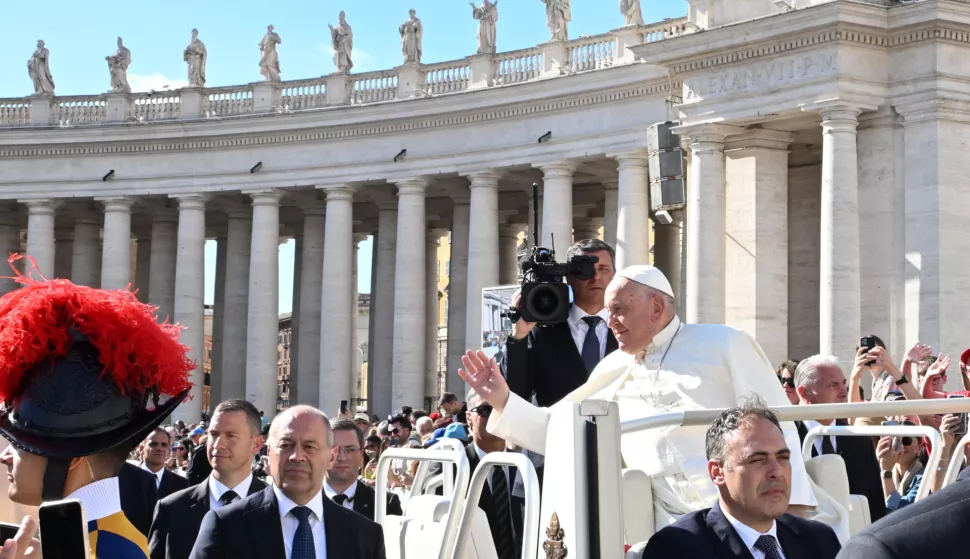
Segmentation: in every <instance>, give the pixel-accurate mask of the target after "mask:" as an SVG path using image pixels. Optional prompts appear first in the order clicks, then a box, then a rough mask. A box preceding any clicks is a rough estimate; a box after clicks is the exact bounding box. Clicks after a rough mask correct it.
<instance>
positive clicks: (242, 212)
mask: <svg viewBox="0 0 970 559" xmlns="http://www.w3.org/2000/svg"><path fill="white" fill-rule="evenodd" d="M226 217H228V218H229V220H230V221H231V220H237V219H244V220H247V221H248V220H250V219H252V218H253V208H252V206H238V207H233V208H229V209H227V210H226Z"/></svg>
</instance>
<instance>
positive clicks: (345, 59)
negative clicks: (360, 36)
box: [330, 11, 354, 74]
mask: <svg viewBox="0 0 970 559" xmlns="http://www.w3.org/2000/svg"><path fill="white" fill-rule="evenodd" d="M330 39H331V41H333V65H334V66H336V67H337V71H338V72H340V73H341V74H349V73H350V70H351V69H352V68H353V67H354V61H353V60H352V59H351V54H352V53H353V51H354V30H353V29H351V28H350V24H349V23H347V14H345V13H344V12H343V11H341V12H340V23H338V24H337V27H334V26H333V25H331V26H330Z"/></svg>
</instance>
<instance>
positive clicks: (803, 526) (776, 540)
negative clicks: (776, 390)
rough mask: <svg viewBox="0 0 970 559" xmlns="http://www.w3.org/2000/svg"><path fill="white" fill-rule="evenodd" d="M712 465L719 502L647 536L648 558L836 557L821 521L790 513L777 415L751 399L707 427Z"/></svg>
mask: <svg viewBox="0 0 970 559" xmlns="http://www.w3.org/2000/svg"><path fill="white" fill-rule="evenodd" d="M706 439H707V440H706V451H707V460H708V462H707V471H708V474H709V475H710V478H711V481H713V482H714V485H716V486H717V489H718V494H719V499H718V502H717V503H716V504H715V505H714V506H713V507H712V508H709V509H704V510H700V511H696V512H692V513H690V514H687V515H684V516H682V517H681V518H680V519H678V520H677V521H676V522H675V523H674V524H673V525H671V526H668V527H666V528H663V529H662V530H660V531H659V532H657V533H656V534H654V536H653V537H652V538H650V540H649V541H648V542H647V547H646V548H645V549H644V551H643V555H642V558H643V559H696V558H698V557H721V558H725V559H727V558H730V557H736V558H739V559H741V558H746V559H750V558H752V557H753V558H754V559H782V558H785V559H833V558H834V557H835V556H836V555H837V554H838V552H839V549H840V548H841V545H840V544H839V539H838V537H837V536H836V535H835V532H834V531H833V530H832V529H831V528H829V527H828V526H826V525H825V524H822V523H820V522H815V521H813V520H805V519H802V518H798V517H797V516H793V515H790V514H787V513H786V512H785V511H786V510H787V509H788V502H789V498H790V497H791V472H792V469H791V458H792V453H791V451H790V450H789V448H788V445H787V444H786V443H785V436H784V433H783V432H782V430H781V425H780V423H779V422H778V417H777V416H776V415H775V414H774V413H773V412H771V411H770V410H768V409H767V408H766V407H765V405H764V403H763V401H761V400H760V399H752V400H750V401H748V402H745V403H743V404H741V405H740V406H739V407H736V408H732V409H729V410H726V411H724V412H722V413H721V414H720V415H718V417H717V419H715V420H714V422H713V423H711V426H710V427H709V428H708V429H707V436H706Z"/></svg>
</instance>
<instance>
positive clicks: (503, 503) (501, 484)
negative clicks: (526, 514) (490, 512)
mask: <svg viewBox="0 0 970 559" xmlns="http://www.w3.org/2000/svg"><path fill="white" fill-rule="evenodd" d="M492 502H493V503H494V504H495V528H493V529H492V539H493V540H494V541H495V551H496V552H497V554H498V557H499V559H512V558H514V557H518V556H519V551H518V550H517V549H515V535H514V534H513V533H512V504H511V503H510V502H509V484H508V481H507V480H506V479H505V468H495V469H494V470H492Z"/></svg>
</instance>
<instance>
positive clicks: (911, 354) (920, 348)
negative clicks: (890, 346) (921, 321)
mask: <svg viewBox="0 0 970 559" xmlns="http://www.w3.org/2000/svg"><path fill="white" fill-rule="evenodd" d="M932 354H933V348H931V347H930V346H928V345H925V344H922V343H920V342H916V343H915V344H913V347H911V348H910V349H909V351H908V352H907V353H906V361H909V362H911V363H919V362H920V361H921V360H923V359H926V358H927V357H929V356H930V355H932Z"/></svg>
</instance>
